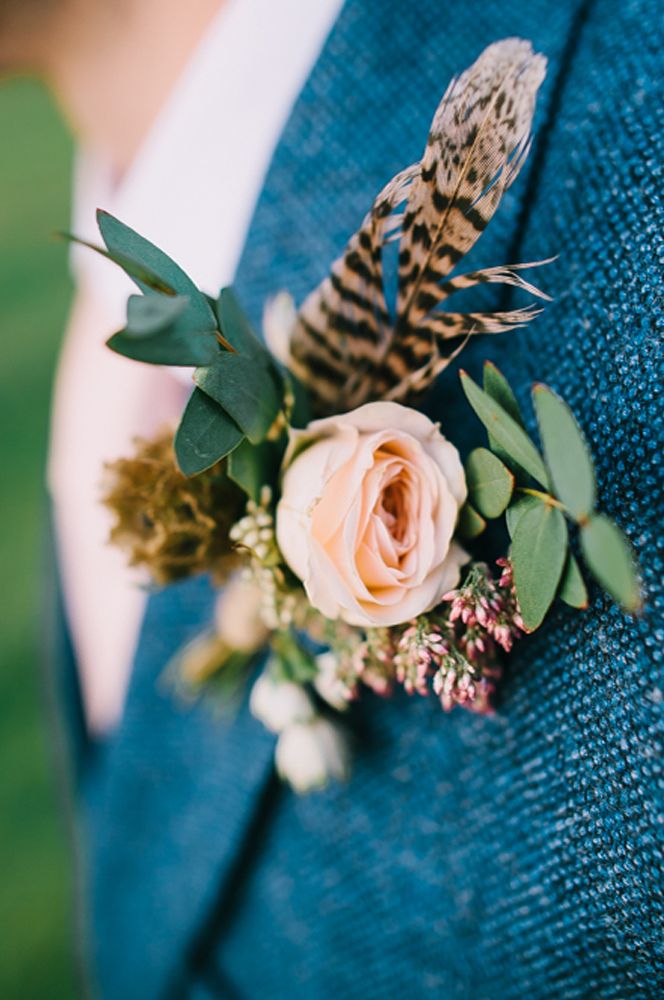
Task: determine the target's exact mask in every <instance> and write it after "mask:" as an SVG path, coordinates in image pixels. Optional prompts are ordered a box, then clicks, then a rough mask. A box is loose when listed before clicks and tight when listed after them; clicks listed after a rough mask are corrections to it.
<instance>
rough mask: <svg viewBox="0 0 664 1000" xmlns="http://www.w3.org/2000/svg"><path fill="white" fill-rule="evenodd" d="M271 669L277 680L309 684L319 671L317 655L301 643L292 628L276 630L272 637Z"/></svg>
mask: <svg viewBox="0 0 664 1000" xmlns="http://www.w3.org/2000/svg"><path fill="white" fill-rule="evenodd" d="M271 646H272V657H271V658H270V671H271V673H272V675H273V677H274V679H275V680H276V681H292V683H293V684H309V683H311V681H313V679H314V678H315V677H316V675H317V673H318V665H317V663H316V660H315V657H314V656H313V655H312V654H311V653H310V652H309V651H308V650H306V649H303V647H302V646H301V645H300V643H299V642H298V641H297V639H296V637H295V635H294V634H293V632H292V631H291V630H290V629H284V630H283V631H280V632H275V633H274V635H273V636H272V639H271Z"/></svg>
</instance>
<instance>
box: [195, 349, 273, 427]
mask: <svg viewBox="0 0 664 1000" xmlns="http://www.w3.org/2000/svg"><path fill="white" fill-rule="evenodd" d="M194 381H195V383H196V385H197V386H198V387H199V388H200V389H202V390H203V392H204V393H205V394H206V395H208V396H210V397H211V398H212V399H214V400H215V401H216V402H217V403H219V404H220V406H222V407H223V408H224V409H225V410H226V411H227V413H229V414H230V415H231V417H232V418H233V420H235V421H236V422H237V424H239V426H240V427H241V428H242V430H243V431H244V433H245V434H246V435H247V437H248V438H249V440H250V441H251V442H252V444H257V443H258V442H259V441H262V440H263V439H264V438H265V437H266V435H267V432H268V431H269V430H270V428H271V426H272V424H273V423H274V421H275V418H276V416H277V414H278V413H279V409H280V407H281V403H282V400H281V399H280V398H279V393H278V392H277V387H276V385H275V381H274V378H273V377H272V374H271V372H270V371H268V370H267V369H266V368H263V367H262V365H260V364H257V363H256V361H255V360H253V359H252V358H250V357H247V356H246V355H244V354H230V353H229V352H228V351H219V352H218V353H217V355H216V357H215V358H214V360H213V362H212V364H211V365H210V366H209V367H205V368H197V369H196V371H195V372H194Z"/></svg>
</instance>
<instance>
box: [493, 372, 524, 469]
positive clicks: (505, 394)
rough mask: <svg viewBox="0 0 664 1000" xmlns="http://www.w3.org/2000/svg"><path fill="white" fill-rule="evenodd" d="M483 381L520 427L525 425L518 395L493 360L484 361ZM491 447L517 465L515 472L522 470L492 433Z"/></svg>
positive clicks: (504, 460)
mask: <svg viewBox="0 0 664 1000" xmlns="http://www.w3.org/2000/svg"><path fill="white" fill-rule="evenodd" d="M483 383H484V391H485V392H486V393H487V394H488V395H489V396H491V398H492V399H495V401H496V402H497V403H498V405H499V406H502V408H503V409H504V411H505V413H507V414H508V415H509V416H510V417H511V418H512V420H514V421H515V422H516V423H517V424H518V425H519V427H523V426H524V424H523V417H522V416H521V410H520V409H519V404H518V403H517V401H516V396H515V395H514V393H513V392H512V388H511V386H510V384H509V382H508V381H507V379H506V378H505V376H504V375H503V373H502V372H501V371H499V370H498V368H496V366H495V365H494V364H493V363H492V362H491V361H485V362H484V380H483ZM489 448H490V449H491V451H493V452H494V453H495V454H496V455H497V456H498V458H499V459H501V461H503V462H506V463H507V464H508V465H509V464H511V465H513V466H515V469H514V471H515V472H521V469H520V468H519V467H518V466H516V465H515V463H514V460H513V459H512V460H511V459H510V456H509V455H508V454H507V452H506V451H505V450H504V449H503V448H501V447H500V445H499V444H498V442H497V441H496V439H495V438H494V436H493V435H492V434H489Z"/></svg>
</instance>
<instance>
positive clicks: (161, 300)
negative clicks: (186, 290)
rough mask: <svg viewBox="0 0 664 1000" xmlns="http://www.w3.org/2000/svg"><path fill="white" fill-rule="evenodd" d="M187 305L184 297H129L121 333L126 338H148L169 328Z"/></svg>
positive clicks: (187, 302)
mask: <svg viewBox="0 0 664 1000" xmlns="http://www.w3.org/2000/svg"><path fill="white" fill-rule="evenodd" d="M188 305H189V298H188V296H186V295H154V294H149V295H130V296H129V299H128V301H127V325H126V326H125V329H124V331H123V332H124V333H125V334H126V335H127V336H128V337H150V336H152V334H154V333H159V331H160V330H163V329H165V328H166V327H168V326H171V324H173V323H174V322H175V320H176V319H177V318H178V316H181V315H182V313H183V312H184V310H185V309H186V308H187V306H188Z"/></svg>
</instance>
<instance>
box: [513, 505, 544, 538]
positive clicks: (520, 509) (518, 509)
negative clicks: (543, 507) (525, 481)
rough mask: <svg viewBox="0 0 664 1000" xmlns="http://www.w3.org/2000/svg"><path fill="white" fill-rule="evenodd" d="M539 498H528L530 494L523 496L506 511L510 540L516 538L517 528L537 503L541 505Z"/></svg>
mask: <svg viewBox="0 0 664 1000" xmlns="http://www.w3.org/2000/svg"><path fill="white" fill-rule="evenodd" d="M541 502H542V501H541V500H538V499H537V497H531V496H528V494H525V495H521V496H519V498H518V499H517V500H514V501H513V502H512V503H511V504H510V505H509V507H508V508H507V510H506V511H505V521H506V523H507V530H508V532H509V536H510V538H514V532H515V531H516V526H517V524H518V523H519V521H520V520H521V518H522V516H523V515H524V514H525V513H526V511H527V510H529V509H530V508H531V507H533V506H534V505H535V504H537V503H541Z"/></svg>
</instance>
